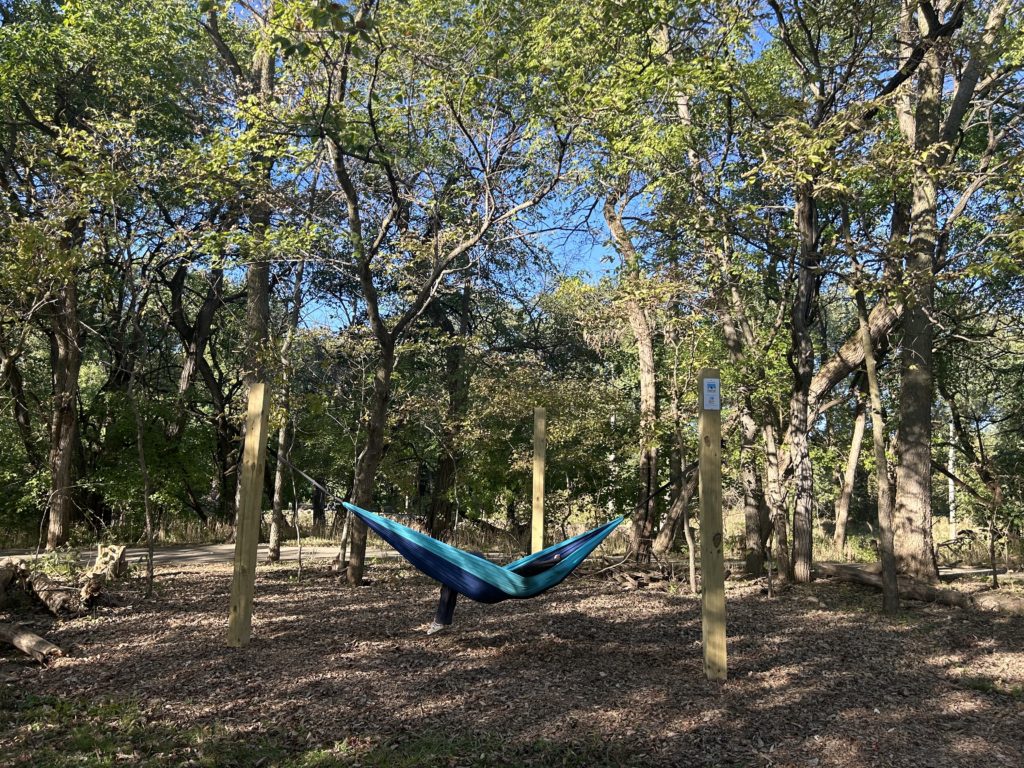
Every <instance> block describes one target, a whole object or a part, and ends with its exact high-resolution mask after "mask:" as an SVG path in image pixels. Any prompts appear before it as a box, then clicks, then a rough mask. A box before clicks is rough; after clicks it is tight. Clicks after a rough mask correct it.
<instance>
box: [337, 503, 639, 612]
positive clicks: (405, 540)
mask: <svg viewBox="0 0 1024 768" xmlns="http://www.w3.org/2000/svg"><path fill="white" fill-rule="evenodd" d="M344 504H345V507H346V508H347V509H349V510H350V511H351V512H352V513H353V514H354V515H356V516H357V517H359V519H361V520H362V521H363V522H365V523H366V524H367V525H368V526H369V527H370V528H371V529H372V530H373V531H374V532H375V533H377V535H379V536H380V537H381V538H382V539H384V540H385V541H386V542H388V544H390V545H391V546H392V547H394V548H395V549H396V550H398V552H399V553H401V554H402V556H403V557H405V559H406V560H408V561H409V562H410V563H412V564H413V565H414V566H416V568H417V569H419V570H420V571H422V572H423V573H425V574H426V575H427V576H430V577H431V578H432V579H436V580H437V581H439V582H441V583H442V584H443V585H444V586H446V587H448V588H449V589H451V590H453V591H454V592H457V593H458V594H461V595H465V596H466V597H468V598H469V599H470V600H476V601H477V602H480V603H497V602H500V601H502V600H508V599H517V600H522V599H525V598H529V597H535V596H537V595H539V594H540V593H541V592H545V591H547V590H549V589H551V588H552V587H554V586H555V585H557V584H560V583H561V582H562V581H564V580H565V578H566V577H567V576H568V575H569V574H570V573H572V572H573V571H574V570H575V569H576V567H577V566H579V564H580V563H582V562H583V561H584V560H585V559H586V558H587V555H589V554H590V553H591V552H593V551H594V549H596V548H597V546H598V545H599V544H600V543H601V542H602V541H604V539H605V538H606V537H607V536H608V534H610V533H611V532H612V531H614V530H615V528H616V527H617V526H618V525H619V523H621V522H622V521H623V519H624V518H623V517H622V516H619V517H617V518H615V519H614V520H611V521H609V522H607V523H605V524H604V525H600V526H598V527H597V528H594V529H592V530H589V531H587V532H586V533H581V534H580V535H578V536H573V537H572V538H571V539H566V540H565V541H563V542H561V543H559V544H555V545H554V546H551V547H548V548H547V549H545V550H542V551H540V552H535V553H534V554H532V555H529V556H527V557H524V558H521V559H519V560H516V561H515V562H512V563H509V564H508V565H504V566H501V565H495V564H494V563H492V562H490V561H489V560H487V559H486V558H484V557H482V556H481V555H477V554H473V553H472V552H465V551H463V550H461V549H458V548H456V547H453V546H451V545H450V544H445V543H444V542H443V541H438V540H437V539H433V538H431V537H430V536H427V535H426V534H423V533H420V532H419V531H414V530H413V529H412V528H409V527H408V526H405V525H402V524H401V523H396V522H395V521H394V520H389V519H388V518H386V517H381V516H380V515H377V514H374V513H373V512H369V511H367V510H365V509H361V508H360V507H357V506H355V505H354V504H349V503H348V502H344Z"/></svg>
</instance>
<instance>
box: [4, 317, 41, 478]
mask: <svg viewBox="0 0 1024 768" xmlns="http://www.w3.org/2000/svg"><path fill="white" fill-rule="evenodd" d="M17 358H18V355H17V354H16V353H15V352H13V351H11V350H8V349H7V348H6V346H5V345H4V343H3V338H2V337H0V381H3V383H4V386H6V387H7V391H8V393H10V396H11V402H12V404H13V405H14V421H15V423H16V424H17V425H18V435H19V436H20V437H21V444H22V447H23V448H24V449H25V457H26V458H27V459H28V462H29V464H31V465H32V468H33V469H36V470H39V469H42V468H43V455H42V454H41V453H40V452H39V447H38V446H37V445H36V439H35V436H34V435H33V434H32V412H31V411H30V410H29V407H28V399H27V398H26V397H25V383H24V379H23V378H22V376H21V371H20V370H19V368H18V359H17Z"/></svg>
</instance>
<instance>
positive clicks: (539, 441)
mask: <svg viewBox="0 0 1024 768" xmlns="http://www.w3.org/2000/svg"><path fill="white" fill-rule="evenodd" d="M546 421H547V413H546V412H545V411H544V409H543V408H534V409H533V520H532V524H531V526H530V531H531V536H530V552H531V553H533V552H540V551H541V550H542V549H544V460H545V457H546V454H547V447H548V438H547V432H546V426H547V424H546Z"/></svg>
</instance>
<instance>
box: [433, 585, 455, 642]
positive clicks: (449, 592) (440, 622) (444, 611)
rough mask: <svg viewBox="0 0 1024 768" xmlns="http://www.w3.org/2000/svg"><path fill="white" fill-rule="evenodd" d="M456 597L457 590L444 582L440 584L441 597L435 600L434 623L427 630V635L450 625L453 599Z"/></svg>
mask: <svg viewBox="0 0 1024 768" xmlns="http://www.w3.org/2000/svg"><path fill="white" fill-rule="evenodd" d="M458 599H459V593H458V592H456V591H455V590H454V589H452V588H451V587H449V586H447V585H445V584H442V585H441V598H440V599H439V600H438V601H437V613H435V614H434V623H433V624H431V625H430V628H429V629H428V630H427V634H428V635H432V634H434V633H435V632H440V631H441V630H442V629H444V628H445V627H447V626H450V625H451V623H452V618H453V617H454V616H455V601H456V600H458Z"/></svg>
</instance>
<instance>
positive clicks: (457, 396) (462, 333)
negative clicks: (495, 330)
mask: <svg viewBox="0 0 1024 768" xmlns="http://www.w3.org/2000/svg"><path fill="white" fill-rule="evenodd" d="M472 296H473V292H472V283H471V281H470V280H469V279H468V278H467V279H466V280H465V282H464V283H463V285H462V291H461V293H460V294H459V312H458V321H459V324H458V327H456V326H455V325H454V323H452V322H451V320H449V318H448V317H447V315H446V313H445V307H444V305H443V304H442V303H441V302H435V303H434V304H432V305H431V310H432V314H434V315H436V322H437V324H438V325H440V326H441V328H442V329H443V330H444V332H445V334H446V335H447V337H448V340H449V344H448V348H447V349H446V350H445V385H446V388H447V390H448V414H447V419H446V423H445V424H444V426H443V429H442V432H441V435H442V439H441V446H440V447H441V456H440V459H439V461H438V468H437V477H436V479H435V481H434V485H433V488H432V489H431V495H430V507H429V509H428V511H427V520H428V524H429V530H430V535H431V536H434V537H435V538H441V537H444V536H445V535H447V534H448V532H450V531H451V530H452V528H453V525H454V522H455V504H454V503H453V501H452V491H453V490H454V488H455V481H456V479H457V476H458V468H459V461H460V458H461V457H460V455H459V445H458V438H459V432H460V430H461V424H462V421H463V419H464V418H465V417H466V409H467V407H468V405H469V385H470V375H469V370H468V369H467V366H466V339H467V337H468V336H469V333H470V309H471V307H472Z"/></svg>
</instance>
